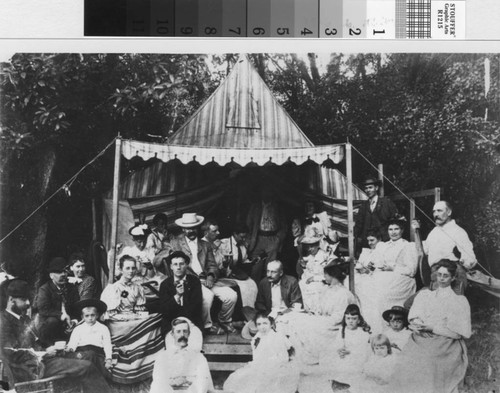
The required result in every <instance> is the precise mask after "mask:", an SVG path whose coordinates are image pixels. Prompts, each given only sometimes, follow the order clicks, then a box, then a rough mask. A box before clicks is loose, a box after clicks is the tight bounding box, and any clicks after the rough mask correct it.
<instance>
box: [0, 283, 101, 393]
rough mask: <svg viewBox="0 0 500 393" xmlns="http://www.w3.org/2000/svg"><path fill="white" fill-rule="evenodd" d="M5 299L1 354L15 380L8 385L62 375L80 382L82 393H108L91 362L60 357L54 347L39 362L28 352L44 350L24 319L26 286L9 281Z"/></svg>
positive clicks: (0, 333)
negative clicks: (79, 379)
mask: <svg viewBox="0 0 500 393" xmlns="http://www.w3.org/2000/svg"><path fill="white" fill-rule="evenodd" d="M7 296H8V298H7V308H6V309H5V310H4V311H3V312H2V313H1V314H0V322H1V329H0V338H1V345H2V348H1V349H0V350H1V354H2V358H3V360H4V361H6V364H7V366H8V367H9V369H10V371H11V372H12V375H13V377H14V381H11V382H13V383H14V382H24V381H30V380H34V379H38V378H48V377H53V376H59V375H63V376H65V377H68V378H82V379H81V382H82V385H83V389H84V392H89V393H95V392H108V391H110V388H109V386H108V384H107V382H106V381H105V380H104V378H103V377H102V376H101V374H100V373H99V371H98V370H97V369H96V367H95V366H94V365H93V364H92V363H91V362H90V361H88V360H80V359H68V358H64V357H59V356H58V354H57V351H56V349H55V347H53V346H52V347H49V348H46V350H45V352H46V353H45V354H44V355H43V356H42V357H41V358H39V357H38V356H37V355H35V354H34V353H33V352H32V351H31V349H29V350H28V348H33V349H35V350H38V351H41V350H43V348H42V347H41V345H40V341H39V340H38V337H37V334H36V332H35V330H34V329H32V324H31V319H30V318H29V317H28V315H27V311H28V309H29V308H30V300H29V298H30V293H29V286H28V284H27V283H26V282H25V281H22V280H18V279H16V280H13V281H11V282H10V283H9V286H8V288H7Z"/></svg>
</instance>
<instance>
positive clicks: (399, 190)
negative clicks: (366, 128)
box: [351, 144, 493, 277]
mask: <svg viewBox="0 0 500 393" xmlns="http://www.w3.org/2000/svg"><path fill="white" fill-rule="evenodd" d="M351 146H352V148H353V149H354V150H356V151H357V152H358V154H359V155H360V156H361V157H362V158H363V159H364V160H365V161H366V162H367V163H368V164H369V165H370V166H372V167H373V169H375V170H376V171H377V173H378V174H380V175H382V177H383V178H384V179H385V180H387V182H388V183H389V184H390V185H391V186H393V187H394V188H395V189H396V190H397V191H398V192H399V193H400V194H401V195H403V197H405V198H406V199H408V201H409V202H411V198H410V197H409V196H407V195H406V194H405V193H404V192H403V190H401V189H400V188H399V187H398V186H397V185H396V184H394V183H393V182H392V181H391V180H390V179H389V178H388V177H387V176H385V175H384V174H383V173H382V172H381V171H380V170H379V169H378V168H377V167H376V166H375V165H373V164H372V163H371V161H370V160H369V159H368V158H366V156H365V155H364V154H363V153H361V152H360V151H359V150H358V149H356V147H355V146H354V145H352V144H351ZM415 207H416V208H417V209H418V210H419V211H420V212H421V213H422V214H423V216H424V217H425V218H427V219H428V220H429V221H430V222H432V223H433V224H434V220H433V219H432V218H431V217H429V215H428V214H427V213H425V212H424V211H423V210H422V209H421V208H420V207H419V206H418V205H417V204H416V203H415ZM443 233H444V234H446V236H448V237H449V238H450V239H451V240H452V241H453V242H454V243H455V244H456V243H457V242H456V241H455V239H453V238H452V237H451V236H450V235H449V234H448V233H446V232H443ZM470 256H471V255H470ZM477 264H478V265H479V266H481V267H482V268H483V270H484V271H485V272H486V273H488V274H489V275H490V276H491V277H493V275H492V274H491V273H490V272H489V271H488V269H486V268H485V267H484V266H483V265H481V263H480V262H479V261H477Z"/></svg>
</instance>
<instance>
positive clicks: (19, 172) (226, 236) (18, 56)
mask: <svg viewBox="0 0 500 393" xmlns="http://www.w3.org/2000/svg"><path fill="white" fill-rule="evenodd" d="M197 48H200V49H201V48H202V46H198V47H197ZM301 48H304V45H302V46H301ZM322 48H323V50H321V51H316V52H314V51H309V52H307V51H304V52H303V53H301V52H294V53H285V52H279V53H278V52H252V51H248V50H247V52H246V53H233V52H230V51H227V52H226V53H224V52H220V51H218V52H217V53H216V52H215V51H213V52H210V53H203V50H199V51H198V52H193V51H191V52H187V53H135V52H132V51H131V52H123V53H117V52H114V53H111V52H106V53H98V52H99V51H95V52H89V51H82V53H80V52H75V51H76V50H77V49H73V50H68V51H66V52H55V53H53V52H43V53H35V52H34V51H29V52H18V53H14V52H12V53H9V54H6V52H0V53H1V55H2V57H1V58H0V186H1V188H0V202H1V203H0V281H1V282H0V300H1V301H0V304H1V310H0V323H1V325H0V338H1V342H0V380H1V388H0V391H8V392H17V393H35V392H64V393H70V392H71V393H77V392H83V393H87V392H88V393H90V392H92V393H94V392H119V393H148V392H151V393H168V392H176V391H183V392H189V393H208V392H211V393H215V392H221V393H330V392H343V393H371V392H375V393H399V392H408V393H486V392H488V393H493V392H498V391H499V389H500V381H499V378H500V335H499V332H500V301H499V298H500V90H499V89H500V54H499V53H486V52H481V53H470V52H468V53H465V52H464V53H460V52H456V51H454V52H450V53H448V52H423V51H422V52H401V51H399V52H397V51H394V52H387V51H385V52H376V51H359V52H355V51H342V52H341V51H338V52H325V51H324V46H323V47H322ZM308 50H314V46H312V47H311V48H310V49H308Z"/></svg>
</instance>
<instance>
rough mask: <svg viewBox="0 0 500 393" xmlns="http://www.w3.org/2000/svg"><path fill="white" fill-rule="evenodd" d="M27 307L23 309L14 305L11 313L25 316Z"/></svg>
mask: <svg viewBox="0 0 500 393" xmlns="http://www.w3.org/2000/svg"><path fill="white" fill-rule="evenodd" d="M28 307H29V306H25V307H23V308H21V307H18V306H17V305H15V304H13V305H12V308H11V310H12V312H13V313H14V314H17V315H26V310H28Z"/></svg>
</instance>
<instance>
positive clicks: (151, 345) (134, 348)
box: [101, 255, 164, 384]
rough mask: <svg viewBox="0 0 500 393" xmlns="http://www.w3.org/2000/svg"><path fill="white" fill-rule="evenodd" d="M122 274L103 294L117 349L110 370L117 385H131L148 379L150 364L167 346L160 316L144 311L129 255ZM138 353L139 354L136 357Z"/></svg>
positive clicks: (122, 263)
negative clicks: (162, 335) (163, 338)
mask: <svg viewBox="0 0 500 393" xmlns="http://www.w3.org/2000/svg"><path fill="white" fill-rule="evenodd" d="M119 264H120V270H121V272H122V275H121V277H120V279H119V280H118V281H117V282H115V283H113V284H109V285H108V286H107V287H106V288H104V291H103V292H102V294H101V300H102V301H103V302H104V303H106V305H107V306H108V311H107V319H108V321H107V325H108V328H109V330H110V333H111V341H112V343H113V346H114V348H116V349H117V353H115V354H114V357H115V356H116V360H117V363H116V365H115V366H114V367H113V368H112V369H111V378H112V380H113V381H114V382H117V383H123V384H129V383H136V382H140V381H143V380H146V379H148V378H149V377H150V376H151V373H152V369H151V364H152V362H154V359H155V358H156V353H157V352H159V351H160V350H161V349H162V348H163V346H164V344H163V340H162V337H161V332H160V330H161V315H158V314H152V315H148V313H147V312H145V310H146V307H145V304H146V295H145V293H144V289H143V287H142V286H141V285H139V284H137V283H135V282H134V281H133V279H134V277H135V275H136V273H137V270H138V269H137V267H138V262H137V261H136V260H135V258H133V257H131V256H130V255H124V256H122V257H121V258H120V260H119ZM136 354H138V355H136Z"/></svg>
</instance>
